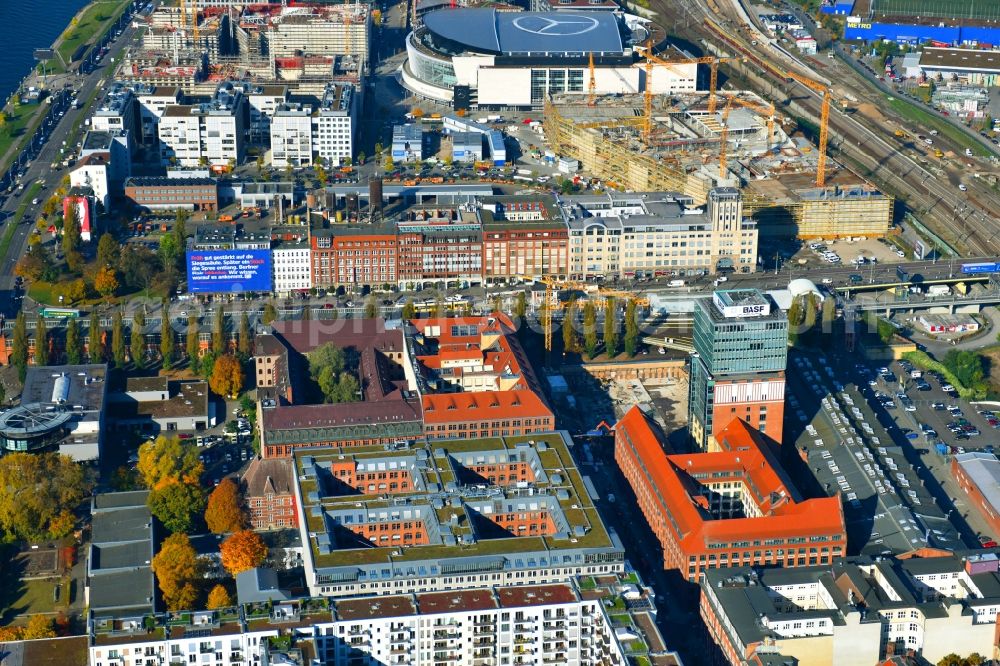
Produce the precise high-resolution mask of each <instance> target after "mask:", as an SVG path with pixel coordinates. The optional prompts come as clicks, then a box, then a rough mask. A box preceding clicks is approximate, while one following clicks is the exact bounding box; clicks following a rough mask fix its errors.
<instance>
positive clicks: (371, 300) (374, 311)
mask: <svg viewBox="0 0 1000 666" xmlns="http://www.w3.org/2000/svg"><path fill="white" fill-rule="evenodd" d="M377 316H378V305H376V304H375V297H374V296H369V297H368V300H367V301H365V319H374V318H375V317H377Z"/></svg>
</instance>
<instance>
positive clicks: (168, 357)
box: [160, 301, 174, 368]
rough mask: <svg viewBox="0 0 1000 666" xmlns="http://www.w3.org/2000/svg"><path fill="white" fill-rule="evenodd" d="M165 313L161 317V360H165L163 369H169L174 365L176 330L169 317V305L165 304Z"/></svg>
mask: <svg viewBox="0 0 1000 666" xmlns="http://www.w3.org/2000/svg"><path fill="white" fill-rule="evenodd" d="M161 312H162V313H163V314H162V315H161V316H160V358H162V359H163V367H164V368H169V367H170V366H171V365H173V364H174V329H173V327H171V326H170V317H169V316H167V303H166V301H164V302H163V308H162V309H161Z"/></svg>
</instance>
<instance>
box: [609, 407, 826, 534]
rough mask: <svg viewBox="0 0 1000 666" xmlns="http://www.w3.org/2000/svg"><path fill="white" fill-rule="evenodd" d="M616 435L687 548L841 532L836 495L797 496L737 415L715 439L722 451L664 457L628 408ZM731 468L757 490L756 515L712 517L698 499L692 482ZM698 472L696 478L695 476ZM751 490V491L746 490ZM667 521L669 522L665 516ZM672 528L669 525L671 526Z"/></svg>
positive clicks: (649, 430)
mask: <svg viewBox="0 0 1000 666" xmlns="http://www.w3.org/2000/svg"><path fill="white" fill-rule="evenodd" d="M615 436H616V438H620V437H625V438H626V439H627V440H628V442H629V443H631V445H632V447H634V449H635V451H636V454H637V455H638V456H639V457H640V458H641V459H642V461H643V464H644V466H645V469H646V472H647V474H648V475H649V477H650V479H649V482H651V483H652V485H654V486H655V487H656V488H657V489H658V491H659V493H658V494H657V495H658V497H659V498H661V501H662V502H663V503H665V506H662V507H661V511H660V513H661V514H663V515H666V514H667V513H668V512H669V514H670V515H671V516H673V518H674V521H675V522H676V530H675V534H676V538H677V540H678V541H680V542H682V545H683V546H685V547H686V548H689V549H692V550H700V549H702V548H704V546H705V544H706V543H707V542H708V541H735V540H740V539H744V540H745V539H746V538H755V539H756V538H776V537H789V536H801V535H805V534H816V535H820V534H822V535H829V536H834V535H838V536H840V537H841V538H843V536H844V514H843V509H842V507H841V504H840V499H839V498H837V497H824V498H817V499H809V500H805V501H799V500H798V498H797V495H796V494H795V491H794V488H793V487H792V486H791V484H790V483H787V482H786V480H785V475H784V470H782V469H781V467H780V466H779V465H778V464H777V461H776V460H775V459H774V456H773V454H772V453H771V451H770V450H769V448H768V445H767V443H766V442H765V441H764V439H763V437H762V436H761V435H760V433H759V432H757V431H756V430H754V429H753V428H752V427H751V426H749V425H747V424H746V423H745V422H744V421H742V420H740V419H736V420H734V421H732V423H730V425H728V426H727V427H726V428H725V429H724V430H723V431H722V432H721V433H720V434H719V436H718V437H717V438H716V439H717V440H718V441H719V443H720V446H721V447H722V448H723V449H724V450H723V451H720V452H716V453H691V454H682V455H670V456H668V455H667V454H666V453H665V452H664V450H663V448H662V446H661V445H660V441H659V439H658V438H657V436H656V434H655V433H654V431H653V429H652V427H651V426H650V424H649V422H648V421H647V420H646V417H645V415H644V414H643V413H642V412H641V411H640V410H639V409H638V407H633V408H632V409H630V410H629V411H628V413H626V414H625V416H623V417H622V419H621V420H620V421H619V422H618V424H617V425H616V426H615ZM726 472H730V473H731V474H732V478H733V479H735V480H739V481H741V482H742V480H744V479H749V481H750V483H751V484H752V486H753V487H755V488H756V489H757V490H758V491H759V492H760V496H759V497H754V501H755V502H756V503H757V505H758V507H759V508H760V510H761V512H762V513H763V514H764V515H763V516H761V517H754V518H735V519H727V520H715V519H713V518H712V516H710V515H709V514H708V512H707V511H706V510H705V509H704V507H702V506H700V505H699V502H698V501H697V500H698V498H697V485H698V484H699V483H700V482H701V481H702V480H705V481H707V480H709V479H713V480H715V481H720V482H725V481H726V480H728V479H727V478H726V477H722V476H713V475H718V474H724V473H726ZM695 475H698V476H702V475H704V476H702V478H701V479H697V478H694V477H695ZM751 494H752V491H751ZM668 523H669V521H668ZM671 528H672V529H673V526H672V525H671Z"/></svg>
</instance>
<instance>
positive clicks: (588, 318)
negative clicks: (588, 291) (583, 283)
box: [583, 301, 597, 359]
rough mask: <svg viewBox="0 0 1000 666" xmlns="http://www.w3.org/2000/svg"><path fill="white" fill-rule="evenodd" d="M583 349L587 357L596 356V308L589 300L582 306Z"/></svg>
mask: <svg viewBox="0 0 1000 666" xmlns="http://www.w3.org/2000/svg"><path fill="white" fill-rule="evenodd" d="M583 350H584V351H585V352H586V353H587V358H591V359H592V358H594V357H595V356H597V308H595V307H594V304H593V303H592V302H591V301H587V303H586V305H584V306H583Z"/></svg>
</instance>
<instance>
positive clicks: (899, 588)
mask: <svg viewBox="0 0 1000 666" xmlns="http://www.w3.org/2000/svg"><path fill="white" fill-rule="evenodd" d="M701 590H702V596H701V616H702V619H703V620H705V624H706V625H707V626H708V629H709V633H710V634H711V635H712V638H713V639H714V640H715V642H716V643H717V644H718V646H719V648H720V649H721V650H722V653H723V654H724V655H725V656H726V658H727V661H728V663H730V664H733V665H734V666H735V665H736V664H745V663H747V662H748V661H753V663H757V662H756V661H754V660H753V659H752V657H753V654H754V653H755V652H756V653H759V654H761V655H763V654H768V655H770V656H771V657H772V659H775V662H769V663H776V662H777V657H776V655H782V656H784V657H794V658H795V659H797V660H798V663H800V664H815V665H816V666H836V665H839V664H874V663H879V661H880V660H882V659H886V658H887V657H888V656H890V654H897V655H899V654H905V653H906V652H907V651H913V652H914V653H915V654H916V655H918V657H919V659H920V661H921V662H927V663H932V664H933V663H937V662H939V661H940V660H941V659H942V658H943V657H944V656H945V655H947V654H948V653H950V652H959V653H961V654H962V655H967V654H970V653H974V652H978V653H980V654H982V655H986V657H987V658H990V657H992V655H993V653H994V645H995V643H996V628H997V615H998V611H1000V559H998V557H997V554H996V552H987V551H982V550H978V551H966V552H956V553H954V554H952V553H948V552H947V551H937V552H934V551H931V552H930V553H928V554H927V555H926V556H924V557H909V558H906V559H895V558H892V557H878V558H875V559H871V558H867V557H853V558H841V559H838V560H835V561H834V562H833V564H832V565H830V566H824V567H796V568H795V569H766V570H763V571H753V570H751V569H746V568H737V569H726V570H722V569H715V570H708V571H705V572H703V578H702V582H701ZM959 646H960V649H957V650H956V647H959Z"/></svg>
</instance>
